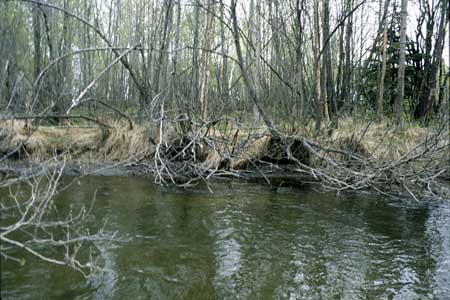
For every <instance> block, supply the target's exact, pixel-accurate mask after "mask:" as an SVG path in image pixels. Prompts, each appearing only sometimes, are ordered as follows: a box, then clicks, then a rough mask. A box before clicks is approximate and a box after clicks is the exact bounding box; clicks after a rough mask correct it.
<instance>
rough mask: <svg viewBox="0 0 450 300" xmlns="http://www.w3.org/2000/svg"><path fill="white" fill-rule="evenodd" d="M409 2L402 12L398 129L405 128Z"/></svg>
mask: <svg viewBox="0 0 450 300" xmlns="http://www.w3.org/2000/svg"><path fill="white" fill-rule="evenodd" d="M407 6H408V0H402V4H401V11H400V53H399V60H398V79H397V97H396V98H395V103H394V117H395V122H396V123H397V126H398V127H400V128H401V127H402V126H403V101H404V99H403V98H404V94H405V54H406V26H407V19H408V7H407Z"/></svg>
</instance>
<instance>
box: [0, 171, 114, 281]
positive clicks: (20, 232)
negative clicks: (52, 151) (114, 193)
mask: <svg viewBox="0 0 450 300" xmlns="http://www.w3.org/2000/svg"><path fill="white" fill-rule="evenodd" d="M63 168H64V163H62V164H61V166H59V167H57V168H55V169H54V170H53V171H48V170H41V171H40V172H39V173H40V174H35V173H33V174H32V175H28V176H21V177H19V178H14V179H13V180H7V179H3V180H2V184H3V190H2V191H0V192H6V190H9V196H7V195H2V197H1V199H2V200H1V201H0V214H1V223H0V242H1V243H0V255H1V256H2V259H7V260H13V261H15V262H18V263H20V264H24V263H25V262H26V260H25V257H26V256H25V255H24V252H26V253H28V254H31V255H32V256H35V257H37V258H39V259H41V260H43V261H46V262H48V263H52V264H56V265H63V266H68V267H70V268H72V269H74V270H76V271H78V272H80V273H81V274H82V275H83V276H85V277H87V276H89V275H90V274H92V273H94V272H96V271H99V270H100V266H99V265H98V263H97V258H96V256H97V255H96V254H97V252H98V249H97V246H96V245H97V243H99V242H102V241H111V240H112V239H113V238H114V236H113V235H111V234H110V233H108V232H107V231H105V230H104V228H101V229H100V230H99V231H98V232H97V233H94V234H93V233H91V232H90V230H89V228H88V226H87V223H88V222H89V221H90V218H92V211H91V210H92V206H91V208H90V209H87V208H86V207H84V206H82V207H79V208H77V209H76V208H75V207H74V205H71V206H70V208H69V209H68V210H66V211H65V210H64V209H63V208H61V207H60V206H58V205H57V203H56V202H55V200H54V199H55V196H56V195H57V194H58V184H59V182H60V179H61V174H62V170H63ZM5 187H6V188H5ZM23 251H24V252H23ZM55 253H56V254H55Z"/></svg>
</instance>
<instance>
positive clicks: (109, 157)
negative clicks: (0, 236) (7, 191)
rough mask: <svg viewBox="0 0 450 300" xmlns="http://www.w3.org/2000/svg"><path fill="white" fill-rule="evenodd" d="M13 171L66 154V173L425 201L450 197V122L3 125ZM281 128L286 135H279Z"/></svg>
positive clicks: (5, 163)
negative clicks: (248, 183) (399, 126)
mask: <svg viewBox="0 0 450 300" xmlns="http://www.w3.org/2000/svg"><path fill="white" fill-rule="evenodd" d="M0 125H1V126H0V129H1V134H0V153H2V157H3V158H2V162H0V163H1V164H2V168H3V169H4V171H3V173H5V172H7V170H9V171H10V172H14V170H15V171H18V172H22V173H23V172H30V171H27V170H33V169H39V168H40V169H45V168H51V166H52V165H57V163H56V161H61V160H64V161H65V162H66V163H65V171H64V174H65V175H69V176H84V175H104V176H152V177H153V178H155V181H156V182H157V183H160V184H177V185H182V186H187V185H190V184H193V183H195V182H199V181H205V180H209V179H212V178H237V179H243V180H252V181H261V182H263V183H267V184H270V185H279V184H285V183H286V184H304V183H310V182H315V183H318V184H320V185H321V186H322V187H323V188H324V189H326V190H334V191H343V190H370V189H372V190H375V191H376V192H379V193H382V194H383V193H388V194H389V195H396V194H399V193H404V194H406V195H410V196H413V197H414V198H417V199H419V197H420V196H419V195H420V194H422V193H431V194H436V195H441V196H442V197H446V196H447V195H449V193H448V191H447V189H446V188H445V184H444V185H442V184H440V182H442V181H443V180H444V182H445V181H446V180H447V183H448V180H449V158H448V142H449V140H448V129H446V128H445V127H441V128H438V127H436V128H422V127H408V128H404V129H403V130H401V131H400V130H396V129H395V128H392V127H391V126H390V125H389V124H387V123H376V124H371V123H363V122H361V123H358V122H353V121H352V120H350V119H347V120H343V121H341V122H340V124H339V127H338V128H324V129H323V130H322V132H321V133H320V134H316V133H315V132H314V131H313V130H312V129H311V126H304V127H302V130H298V131H297V132H293V133H290V134H287V133H283V132H280V131H276V132H275V131H273V130H272V131H269V130H265V129H264V128H255V127H253V128H251V127H247V126H244V125H242V124H239V123H237V122H236V121H235V120H233V119H229V118H223V119H220V120H216V121H214V122H209V123H204V124H196V125H195V127H194V126H192V124H190V128H189V129H186V124H183V123H182V122H178V123H177V122H172V123H170V124H169V123H167V124H159V126H157V125H150V124H144V125H140V126H133V128H132V129H130V128H129V127H128V126H126V124H121V123H114V124H111V126H110V128H105V127H94V126H85V125H84V126H82V125H80V124H78V125H68V124H67V125H66V126H37V127H36V126H35V127H30V126H29V125H28V124H27V123H26V122H22V121H17V120H15V121H3V122H2V123H1V124H0ZM274 133H275V134H276V135H274Z"/></svg>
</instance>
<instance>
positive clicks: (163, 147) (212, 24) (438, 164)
mask: <svg viewBox="0 0 450 300" xmlns="http://www.w3.org/2000/svg"><path fill="white" fill-rule="evenodd" d="M0 7H1V15H2V21H1V22H0V30H1V32H2V34H1V41H0V43H1V44H0V45H1V47H0V66H2V67H1V72H0V101H1V105H0V107H1V122H2V143H1V152H2V153H3V157H2V161H6V160H8V161H10V160H14V159H16V160H17V158H19V159H21V160H24V159H25V160H29V161H44V160H46V159H49V158H55V159H56V160H58V159H59V158H62V159H64V160H69V161H74V160H77V159H80V158H82V159H83V161H86V160H87V161H89V162H92V161H94V162H95V161H96V162H99V161H100V162H101V161H119V162H120V161H122V162H126V163H128V164H132V163H135V164H139V165H140V167H137V168H136V169H139V172H143V173H147V174H153V175H155V181H156V182H158V183H162V184H167V183H174V184H181V185H184V184H187V185H189V184H191V183H192V182H194V181H199V180H200V181H204V180H205V178H206V179H208V178H210V177H220V176H224V177H246V175H248V176H250V177H261V178H264V180H265V181H266V182H268V183H269V184H270V179H269V178H268V177H267V176H268V175H270V176H273V177H274V178H279V177H281V178H285V177H289V176H290V175H287V174H288V173H289V174H291V173H294V177H295V175H298V176H300V178H301V177H302V176H304V175H305V176H307V177H310V178H311V179H312V180H313V181H319V182H320V183H321V184H322V185H324V186H325V187H326V188H331V189H335V190H364V189H375V190H376V191H378V192H383V189H382V188H381V186H383V185H385V184H387V183H388V184H389V186H395V187H400V189H401V190H403V191H406V192H407V194H409V195H412V196H413V197H414V198H417V197H416V192H415V190H419V192H420V191H422V190H424V189H425V190H426V192H429V193H431V194H442V188H441V187H440V184H439V181H436V180H435V179H436V178H446V177H447V178H448V176H449V171H448V165H449V158H448V141H449V138H448V136H449V129H448V123H449V95H450V79H449V77H450V73H449V71H450V69H449V65H448V62H449V56H450V53H449V52H450V47H449V45H448V44H449V39H448V34H447V33H448V24H449V9H448V8H449V3H448V1H446V0H440V1H406V0H402V1H393V0H385V1H369V0H362V1H360V2H358V1H353V0H343V1H332V2H330V1H328V0H323V1H306V0H295V1H288V2H281V1H272V0H270V1H269V0H268V1H254V0H250V1H237V0H236V1H214V0H207V1H172V0H167V1H143V0H142V1H140V0H133V1H120V0H111V1H81V2H79V1H71V0H61V1H52V2H50V1H38V0H4V1H2V3H1V4H0ZM249 174H251V175H249ZM393 174H394V175H393ZM248 176H247V177H248ZM393 179H395V180H393ZM301 180H303V178H301ZM435 185H437V186H439V187H437V188H435V187H434V186H435ZM397 190H398V189H397ZM396 193H397V192H395V193H393V194H392V195H394V194H396Z"/></svg>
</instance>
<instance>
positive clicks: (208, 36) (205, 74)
mask: <svg viewBox="0 0 450 300" xmlns="http://www.w3.org/2000/svg"><path fill="white" fill-rule="evenodd" d="M213 14H214V0H208V12H207V15H206V28H205V38H204V41H203V43H204V44H203V49H204V50H203V67H202V74H201V76H202V81H201V86H200V105H201V112H202V117H203V119H206V118H207V117H208V83H209V56H210V53H209V51H206V49H209V48H210V47H211V44H212V42H213V41H214V16H213Z"/></svg>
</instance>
